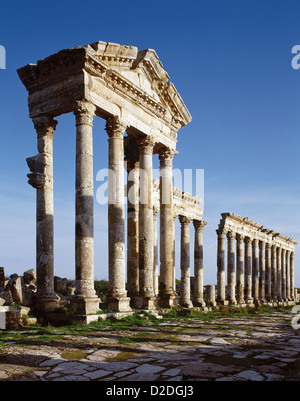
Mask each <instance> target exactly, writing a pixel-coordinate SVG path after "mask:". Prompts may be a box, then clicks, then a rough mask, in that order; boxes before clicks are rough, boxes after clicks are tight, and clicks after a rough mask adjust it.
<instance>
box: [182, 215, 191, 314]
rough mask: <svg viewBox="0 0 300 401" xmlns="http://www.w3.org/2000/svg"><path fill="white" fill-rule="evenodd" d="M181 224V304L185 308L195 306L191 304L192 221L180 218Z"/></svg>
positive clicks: (183, 217)
mask: <svg viewBox="0 0 300 401" xmlns="http://www.w3.org/2000/svg"><path fill="white" fill-rule="evenodd" d="M179 220H180V224H181V252H180V269H181V280H180V304H181V306H183V307H185V308H190V307H192V306H193V304H192V302H191V295H190V294H191V285H190V230H189V223H190V219H188V218H187V217H185V216H179Z"/></svg>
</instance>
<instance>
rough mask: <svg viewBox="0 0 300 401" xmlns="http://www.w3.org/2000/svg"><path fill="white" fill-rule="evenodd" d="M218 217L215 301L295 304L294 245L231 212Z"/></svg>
mask: <svg viewBox="0 0 300 401" xmlns="http://www.w3.org/2000/svg"><path fill="white" fill-rule="evenodd" d="M222 217H223V219H222V220H221V222H220V224H219V228H218V229H217V235H218V246H217V249H218V251H217V252H218V254H217V302H218V303H219V304H223V305H224V304H227V303H229V304H233V305H234V304H237V303H238V304H244V303H246V304H253V303H258V302H262V303H265V302H288V301H295V290H294V287H295V274H294V254H295V252H294V248H295V245H296V244H297V242H296V241H294V240H293V239H291V238H288V237H286V236H284V235H282V234H279V233H275V232H274V231H272V230H268V229H266V228H265V227H263V226H260V225H258V224H257V223H254V222H252V221H251V220H249V219H247V218H243V217H241V216H238V215H235V214H233V213H224V214H222ZM226 240H227V241H226ZM226 242H227V255H226V251H225V248H226ZM226 261H227V282H226V269H225V266H226ZM226 284H227V285H226Z"/></svg>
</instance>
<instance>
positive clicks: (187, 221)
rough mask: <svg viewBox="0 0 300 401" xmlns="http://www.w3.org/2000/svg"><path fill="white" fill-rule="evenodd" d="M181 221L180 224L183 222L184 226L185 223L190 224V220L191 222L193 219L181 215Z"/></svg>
mask: <svg viewBox="0 0 300 401" xmlns="http://www.w3.org/2000/svg"><path fill="white" fill-rule="evenodd" d="M179 221H180V224H181V225H182V226H184V225H189V224H190V222H191V219H189V218H188V217H186V216H182V215H179Z"/></svg>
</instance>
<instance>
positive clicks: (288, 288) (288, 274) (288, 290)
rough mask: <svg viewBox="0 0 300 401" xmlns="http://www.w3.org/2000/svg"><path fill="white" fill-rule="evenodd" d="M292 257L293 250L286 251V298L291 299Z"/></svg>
mask: <svg viewBox="0 0 300 401" xmlns="http://www.w3.org/2000/svg"><path fill="white" fill-rule="evenodd" d="M290 257H291V252H290V251H288V250H287V251H286V298H287V300H288V301H291V300H292V298H291V272H290Z"/></svg>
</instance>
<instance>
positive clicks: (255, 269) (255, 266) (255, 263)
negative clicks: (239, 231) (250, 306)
mask: <svg viewBox="0 0 300 401" xmlns="http://www.w3.org/2000/svg"><path fill="white" fill-rule="evenodd" d="M258 273H259V255H258V239H256V238H255V239H254V240H253V241H252V296H253V298H254V301H258V299H259V280H258Z"/></svg>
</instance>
